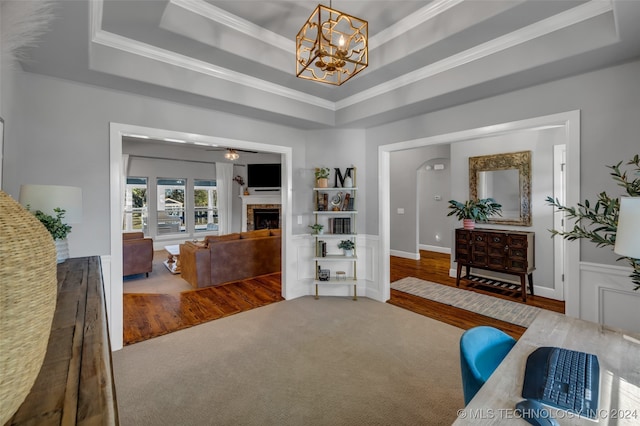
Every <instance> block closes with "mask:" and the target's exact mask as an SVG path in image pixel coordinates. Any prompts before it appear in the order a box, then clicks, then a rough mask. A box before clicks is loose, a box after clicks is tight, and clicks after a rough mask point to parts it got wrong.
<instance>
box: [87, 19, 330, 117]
mask: <svg viewBox="0 0 640 426" xmlns="http://www.w3.org/2000/svg"><path fill="white" fill-rule="evenodd" d="M91 41H92V43H96V44H100V45H102V46H106V47H110V48H112V49H116V50H120V51H124V52H127V53H130V54H132V55H138V56H141V57H144V58H148V59H151V60H154V61H158V62H163V63H165V64H169V65H173V66H176V67H180V68H184V69H188V70H191V71H195V72H198V73H201V74H204V75H208V76H210V77H213V78H218V79H221V80H225V81H229V82H231V83H235V84H240V85H242V86H246V87H248V88H251V89H258V90H262V91H264V92H267V93H271V94H273V95H277V96H283V97H286V98H289V99H292V100H295V101H299V102H304V103H306V104H309V105H314V106H317V107H320V108H325V109H328V110H331V111H335V103H334V102H331V101H327V100H326V99H323V98H320V97H317V96H311V95H308V94H307V93H304V92H300V91H298V90H294V89H290V88H288V87H284V86H281V85H279V84H275V83H271V82H268V81H265V80H261V79H259V78H256V77H252V76H249V75H246V74H242V73H239V72H237V71H233V70H230V69H227V68H223V67H220V66H217V65H214V64H211V63H209V62H205V61H200V60H198V59H194V58H191V57H188V56H185V55H181V54H179V53H176V52H173V51H170V50H166V49H161V48H159V47H156V46H152V45H150V44H146V43H142V42H139V41H137V40H132V39H130V38H127V37H123V36H121V35H118V34H113V33H110V32H108V31H104V30H97V31H95V32H94V36H93V38H92V40H91Z"/></svg>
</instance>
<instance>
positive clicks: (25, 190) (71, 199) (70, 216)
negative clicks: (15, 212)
mask: <svg viewBox="0 0 640 426" xmlns="http://www.w3.org/2000/svg"><path fill="white" fill-rule="evenodd" d="M20 204H22V205H23V206H25V207H26V206H27V205H28V206H29V209H30V210H31V211H32V212H35V211H36V210H40V211H42V212H43V213H46V214H49V215H52V216H54V215H55V212H54V211H53V209H55V208H61V209H63V210H65V214H64V218H63V220H64V222H65V223H82V189H80V188H76V187H74V186H59V185H21V186H20Z"/></svg>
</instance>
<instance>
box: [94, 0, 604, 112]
mask: <svg viewBox="0 0 640 426" xmlns="http://www.w3.org/2000/svg"><path fill="white" fill-rule="evenodd" d="M460 1H461V0H438V2H437V3H436V4H434V5H433V6H432V7H425V8H423V9H420V11H419V13H418V14H419V15H420V16H418V17H416V18H414V19H411V20H409V21H408V23H407V25H414V26H415V25H418V24H419V22H425V21H426V20H428V19H431V18H432V17H433V16H436V15H437V14H438V13H442V12H443V11H445V10H448V9H450V8H451V7H453V6H455V5H456V4H459V3H460ZM171 2H172V3H174V4H178V5H180V7H183V5H185V4H189V5H191V6H193V7H195V8H196V9H197V8H201V9H203V10H205V9H206V10H210V9H209V8H208V7H207V5H208V3H205V2H203V1H202V0H171ZM89 4H90V6H89V7H90V15H91V16H90V31H89V32H90V36H91V41H92V42H93V43H97V44H101V45H103V46H107V47H110V48H113V49H117V50H120V51H125V52H128V53H130V54H133V55H140V56H142V57H146V58H149V59H152V60H156V61H159V62H163V63H166V64H169V65H173V66H176V67H181V68H184V69H189V70H192V71H195V72H198V73H202V74H204V75H208V76H210V77H213V78H218V79H222V80H225V81H229V82H232V83H235V84H240V85H243V86H246V87H248V88H251V89H257V90H261V91H264V92H266V93H271V94H273V95H277V96H282V97H285V98H288V99H291V100H295V101H298V102H302V103H305V104H308V105H313V106H316V107H320V108H324V109H327V110H330V111H337V110H340V109H343V108H347V107H350V106H353V105H356V104H358V103H360V102H364V101H367V100H369V99H372V98H375V97H377V96H380V95H384V94H386V93H388V92H391V91H393V90H396V89H399V88H402V87H404V86H407V85H410V84H413V83H416V82H418V81H421V80H425V79H428V78H430V77H432V76H434V75H437V74H439V73H442V72H444V71H448V70H451V69H454V68H456V67H460V66H463V65H465V64H468V63H471V62H474V61H478V60H480V59H483V58H485V57H487V56H490V55H493V54H496V53H499V52H501V51H504V50H506V49H509V48H512V47H514V46H517V45H520V44H523V43H526V42H529V41H532V40H534V39H536V38H540V37H543V36H545V35H548V34H551V33H553V32H555V31H559V30H562V29H564V28H567V27H570V26H572V25H575V24H578V23H580V22H583V21H586V20H588V19H591V18H595V17H597V16H600V15H602V14H605V13H609V12H613V10H614V9H613V4H612V1H611V0H591V1H589V2H588V3H585V4H582V5H580V6H577V7H575V8H572V9H569V10H567V11H564V12H562V13H559V14H557V15H554V16H552V17H549V18H547V19H544V20H542V21H539V22H536V23H534V24H531V25H529V26H527V27H524V28H521V29H519V30H516V31H513V32H511V33H509V34H506V35H504V36H502V37H499V38H496V39H494V40H491V41H488V42H486V43H482V44H480V45H478V46H475V47H473V48H471V49H467V50H466V51H463V52H460V53H458V54H456V55H453V56H451V57H449V58H446V59H443V60H441V61H438V62H435V63H433V64H430V65H427V66H425V67H423V68H420V69H418V70H415V71H412V72H410V73H407V74H405V75H402V76H400V77H397V78H395V79H392V80H390V81H387V82H385V83H382V84H379V85H377V86H374V87H372V88H369V89H366V90H363V91H362V92H360V93H357V94H355V95H352V96H349V97H347V98H344V99H342V100H340V101H337V102H332V101H328V100H326V99H323V98H320V97H317V96H312V95H309V94H307V93H304V92H301V91H298V90H294V89H291V88H288V87H285V86H281V85H279V84H275V83H271V82H268V81H265V80H261V79H259V78H256V77H252V76H249V75H246V74H243V73H240V72H237V71H233V70H229V69H226V68H223V67H220V66H217V65H214V64H211V63H208V62H204V61H200V60H196V59H194V58H190V57H188V56H185V55H181V54H178V53H176V52H173V51H169V50H165V49H162V48H159V47H156V46H152V45H149V44H146V43H142V42H139V41H136V40H132V39H129V38H126V37H123V36H120V35H117V34H113V33H109V32H107V31H104V30H102V29H101V25H102V8H103V0H93V1H91V2H89ZM203 4H204V6H203ZM208 6H210V5H208ZM212 7H213V6H212ZM215 9H218V8H215ZM195 13H198V12H195ZM217 16H223V17H224V19H226V20H227V22H228V23H227V24H225V25H231V22H232V17H233V15H231V14H228V13H227V12H224V13H223V14H221V15H217ZM238 19H239V18H238ZM401 22H402V21H401ZM245 23H248V21H245ZM234 25H235V24H234ZM251 27H256V26H255V25H254V24H251V23H248V24H247V26H246V28H247V31H249V32H248V33H245V34H249V35H251V36H252V37H253V36H255V35H252V34H251V32H252V31H255V30H256V29H257V28H259V27H256V28H252V29H251ZM234 28H235V27H234ZM404 28H405V30H406V27H404ZM263 31H267V32H270V31H268V30H264V29H260V32H263ZM385 31H386V30H385ZM254 34H255V33H254ZM397 35H399V33H398V30H397V29H395V28H393V27H390V29H389V32H387V33H386V34H385V35H384V37H385V40H387V41H388V40H391V39H392V38H393V37H397ZM260 37H262V36H260ZM277 37H280V36H277ZM280 38H281V37H280ZM284 40H286V39H284ZM380 40H382V39H380ZM380 40H379V41H378V43H381V42H382V41H380ZM281 41H282V40H281ZM384 42H386V41H384ZM277 47H278V48H283V47H282V45H281V46H277Z"/></svg>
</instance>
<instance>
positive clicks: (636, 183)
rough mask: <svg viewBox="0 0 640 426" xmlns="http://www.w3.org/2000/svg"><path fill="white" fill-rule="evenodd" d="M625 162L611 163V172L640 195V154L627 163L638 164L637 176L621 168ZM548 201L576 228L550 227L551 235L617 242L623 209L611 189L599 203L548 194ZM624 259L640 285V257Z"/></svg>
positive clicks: (609, 243)
mask: <svg viewBox="0 0 640 426" xmlns="http://www.w3.org/2000/svg"><path fill="white" fill-rule="evenodd" d="M621 165H622V161H621V162H619V163H618V164H616V165H613V166H607V167H608V168H609V169H611V172H610V173H609V174H610V175H611V176H612V178H613V180H614V181H616V182H617V183H618V186H621V187H623V188H624V190H625V193H626V195H628V196H631V197H640V157H639V156H638V155H637V154H636V155H635V156H634V157H633V158H632V159H631V160H630V161H628V162H627V163H626V165H627V166H631V165H633V166H635V167H634V168H632V171H633V173H632V174H633V175H635V176H636V177H635V178H634V179H631V178H630V177H629V174H628V171H621V170H620V166H621ZM546 201H547V204H549V205H552V206H554V207H555V208H557V209H558V210H559V211H561V212H564V213H565V216H566V217H567V218H568V219H570V220H573V221H574V225H573V229H571V230H569V231H558V230H555V229H550V230H549V231H550V232H551V237H555V236H557V235H559V236H561V237H562V238H564V239H566V240H569V241H575V240H578V239H586V240H588V241H591V242H592V243H594V244H595V245H596V246H597V247H606V246H611V247H613V246H614V245H615V243H616V232H617V230H618V213H619V211H620V199H619V198H618V197H610V196H609V195H607V193H605V192H601V193H600V194H598V198H597V200H596V202H595V204H594V203H591V202H590V201H589V200H585V201H584V202H582V203H578V205H577V206H576V207H568V206H564V205H562V204H561V203H560V201H559V200H557V199H554V198H553V197H547V199H546ZM622 259H625V260H626V261H627V262H628V263H629V265H630V266H631V268H633V272H632V273H631V275H630V277H631V281H632V282H633V284H634V285H635V288H634V290H638V289H640V259H633V258H630V257H620V258H618V260H622Z"/></svg>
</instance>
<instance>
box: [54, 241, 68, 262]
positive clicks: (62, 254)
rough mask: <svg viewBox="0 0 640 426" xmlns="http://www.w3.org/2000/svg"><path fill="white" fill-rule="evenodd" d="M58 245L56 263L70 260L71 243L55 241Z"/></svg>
mask: <svg viewBox="0 0 640 426" xmlns="http://www.w3.org/2000/svg"><path fill="white" fill-rule="evenodd" d="M53 242H54V243H55V245H56V262H57V263H62V262H64V261H65V260H67V259H68V258H69V242H68V241H67V239H66V238H65V239H62V240H54V241H53Z"/></svg>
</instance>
